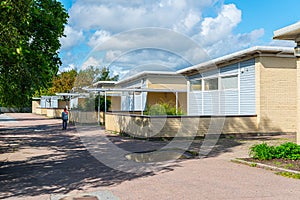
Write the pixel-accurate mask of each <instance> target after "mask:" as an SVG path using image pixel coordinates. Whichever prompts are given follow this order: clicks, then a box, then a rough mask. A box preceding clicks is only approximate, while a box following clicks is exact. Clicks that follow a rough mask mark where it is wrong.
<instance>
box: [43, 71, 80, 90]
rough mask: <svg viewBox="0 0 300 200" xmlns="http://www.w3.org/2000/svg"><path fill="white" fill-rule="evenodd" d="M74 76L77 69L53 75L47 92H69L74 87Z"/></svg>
mask: <svg viewBox="0 0 300 200" xmlns="http://www.w3.org/2000/svg"><path fill="white" fill-rule="evenodd" d="M76 76H77V71H76V70H75V69H73V70H70V71H67V72H62V73H61V74H59V75H57V76H55V77H54V78H53V81H52V87H51V88H49V93H50V94H52V95H53V94H55V93H59V92H70V91H71V90H72V89H73V87H74V82H75V79H76Z"/></svg>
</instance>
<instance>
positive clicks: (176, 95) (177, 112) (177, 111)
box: [176, 92, 178, 115]
mask: <svg viewBox="0 0 300 200" xmlns="http://www.w3.org/2000/svg"><path fill="white" fill-rule="evenodd" d="M177 114H178V92H176V115H177Z"/></svg>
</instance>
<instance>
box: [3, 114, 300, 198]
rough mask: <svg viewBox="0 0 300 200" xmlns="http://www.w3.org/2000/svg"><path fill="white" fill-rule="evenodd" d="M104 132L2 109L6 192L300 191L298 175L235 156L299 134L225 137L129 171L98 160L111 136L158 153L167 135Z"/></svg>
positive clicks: (182, 194)
mask: <svg viewBox="0 0 300 200" xmlns="http://www.w3.org/2000/svg"><path fill="white" fill-rule="evenodd" d="M1 117H2V118H1ZM81 128H82V127H81ZM84 130H86V132H84ZM98 133H99V135H101V130H99V131H98V130H93V131H91V130H90V129H84V127H83V128H82V129H79V128H78V129H77V130H76V129H75V127H72V126H71V127H69V130H67V131H63V130H61V120H59V119H48V118H45V117H41V116H37V115H33V114H7V115H6V116H5V117H4V116H1V115H0V138H1V139H0V149H1V150H0V199H29V200H30V199H38V200H43V199H45V200H46V199H47V200H50V199H52V200H58V199H59V198H62V197H64V196H65V195H66V194H68V195H80V194H97V195H99V197H100V196H101V195H102V198H104V197H105V198H106V199H118V198H119V199H286V198H288V199H299V197H300V190H299V180H294V179H288V178H284V177H281V176H277V175H275V174H274V173H273V172H271V171H267V170H263V169H257V168H251V167H248V166H244V165H240V164H236V163H232V162H230V159H232V158H236V157H246V156H247V155H248V149H249V147H250V146H251V145H253V144H255V143H260V142H261V141H262V140H264V141H267V142H271V143H282V142H285V141H293V140H294V138H293V137H292V136H273V137H261V138H249V139H221V140H219V142H218V144H217V145H216V147H215V148H214V149H213V151H212V152H211V153H210V154H209V156H208V157H207V158H205V159H189V160H177V161H173V162H169V163H168V164H164V165H161V166H160V167H159V168H156V170H155V171H154V172H153V171H152V172H144V173H142V172H143V171H142V170H141V171H135V172H136V173H126V172H124V171H122V169H123V168H122V166H121V165H122V162H120V163H119V164H118V166H119V167H120V168H119V170H116V168H115V169H112V168H110V167H107V166H106V165H104V164H103V163H105V162H106V161H107V160H103V158H98V159H96V158H97V155H112V153H114V152H113V151H110V150H111V149H109V148H107V146H106V145H107V144H105V141H106V142H107V141H110V142H111V143H112V144H114V145H115V146H117V147H119V148H120V149H123V150H124V151H125V152H126V151H127V152H142V151H143V152H151V151H152V150H157V149H160V148H162V147H164V146H166V145H167V144H168V141H145V140H132V139H129V138H121V137H117V136H114V135H110V136H107V135H106V136H105V137H102V138H101V137H98ZM102 134H104V133H102ZM102 136H103V135H102ZM105 138H106V140H105ZM87 142H88V143H87ZM101 142H102V143H101ZM201 142H202V141H200V140H199V141H195V142H194V143H193V144H192V145H191V150H194V151H197V150H199V148H200V146H201ZM95 144H98V145H99V144H100V148H99V146H95ZM89 145H90V146H89ZM87 147H88V150H87ZM97 151H98V152H97ZM95 153H96V154H95ZM93 155H94V156H93ZM101 159H102V160H101ZM122 159H123V158H122ZM99 160H101V161H104V162H102V163H101V162H99ZM118 160H119V159H116V158H114V159H112V161H118ZM113 163H114V162H113ZM106 164H107V163H106ZM134 167H136V166H135V165H134ZM120 170H121V171H120ZM137 172H138V173H137ZM70 198H71V197H70Z"/></svg>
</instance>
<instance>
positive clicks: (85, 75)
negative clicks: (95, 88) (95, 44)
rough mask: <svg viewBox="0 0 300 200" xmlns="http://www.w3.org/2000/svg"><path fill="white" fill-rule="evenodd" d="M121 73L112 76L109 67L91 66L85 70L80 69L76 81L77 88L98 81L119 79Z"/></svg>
mask: <svg viewBox="0 0 300 200" xmlns="http://www.w3.org/2000/svg"><path fill="white" fill-rule="evenodd" d="M118 79H119V75H115V76H111V74H110V70H109V68H108V67H102V68H97V67H94V66H89V67H87V68H86V69H84V70H80V71H79V73H78V75H77V78H76V82H75V87H76V88H82V87H85V86H89V85H92V84H93V83H96V82H97V81H117V80H118Z"/></svg>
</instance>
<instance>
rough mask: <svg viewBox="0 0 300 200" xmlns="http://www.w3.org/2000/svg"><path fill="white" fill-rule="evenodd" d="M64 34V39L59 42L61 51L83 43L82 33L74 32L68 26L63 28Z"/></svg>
mask: <svg viewBox="0 0 300 200" xmlns="http://www.w3.org/2000/svg"><path fill="white" fill-rule="evenodd" d="M64 34H65V35H66V37H62V38H60V42H61V44H62V47H61V49H63V50H67V49H70V48H72V47H74V46H76V45H78V44H79V43H80V42H82V41H84V35H83V32H82V31H78V30H75V29H74V28H72V27H71V26H69V25H67V26H66V27H65V31H64Z"/></svg>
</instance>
